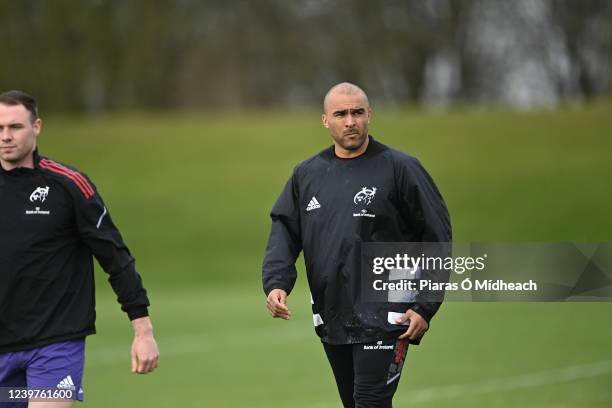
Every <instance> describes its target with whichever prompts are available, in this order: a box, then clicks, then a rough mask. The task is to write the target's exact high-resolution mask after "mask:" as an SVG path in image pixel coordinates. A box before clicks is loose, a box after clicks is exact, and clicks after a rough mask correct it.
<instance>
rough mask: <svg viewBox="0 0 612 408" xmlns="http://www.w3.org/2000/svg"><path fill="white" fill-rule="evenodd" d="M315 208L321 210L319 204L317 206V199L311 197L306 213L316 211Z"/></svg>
mask: <svg viewBox="0 0 612 408" xmlns="http://www.w3.org/2000/svg"><path fill="white" fill-rule="evenodd" d="M317 208H321V204H319V202H318V201H317V198H316V197H314V196H313V197H312V199H311V200H310V202H309V203H308V207H306V211H312V210H316V209H317Z"/></svg>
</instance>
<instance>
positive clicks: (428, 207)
mask: <svg viewBox="0 0 612 408" xmlns="http://www.w3.org/2000/svg"><path fill="white" fill-rule="evenodd" d="M398 184H399V186H398V188H399V191H400V198H401V201H402V204H403V211H404V213H405V216H406V218H407V219H408V220H409V222H410V225H411V227H412V228H413V229H414V231H415V233H416V234H415V236H416V237H418V239H420V241H419V242H424V243H426V242H445V243H450V242H451V241H452V231H451V223H450V216H449V213H448V209H447V208H446V204H445V203H444V199H443V198H442V195H441V194H440V191H439V190H438V188H437V187H436V185H435V183H434V181H433V180H432V178H431V176H430V175H429V174H428V173H427V171H426V170H425V169H424V168H423V166H422V165H421V163H419V161H418V160H416V159H414V158H412V157H408V158H406V159H405V160H403V161H402V163H401V164H400V166H399V175H398ZM429 255H431V256H441V257H442V258H444V257H446V256H450V244H449V245H440V246H436V247H435V248H434V249H433V253H431V254H429ZM449 274H450V273H449V272H448V271H445V270H436V271H431V270H430V271H425V272H424V276H422V278H424V279H431V280H433V281H436V282H448V279H449ZM442 295H443V293H442ZM425 297H427V296H426V295H425ZM429 300H431V297H429ZM441 303H442V302H441V301H440V302H431V301H426V300H424V299H423V296H418V295H417V298H416V302H415V304H414V305H413V306H412V307H411V309H413V310H414V311H415V312H417V313H418V314H420V315H421V316H423V317H424V318H425V320H427V322H429V321H430V320H431V318H432V317H433V316H434V315H435V314H436V312H437V311H438V309H439V308H440V305H441Z"/></svg>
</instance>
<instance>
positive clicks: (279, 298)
mask: <svg viewBox="0 0 612 408" xmlns="http://www.w3.org/2000/svg"><path fill="white" fill-rule="evenodd" d="M267 307H268V312H270V315H272V317H280V318H281V319H285V320H289V319H291V311H290V310H289V308H288V307H287V292H285V291H284V290H282V289H273V290H272V291H270V293H269V294H268V302H267Z"/></svg>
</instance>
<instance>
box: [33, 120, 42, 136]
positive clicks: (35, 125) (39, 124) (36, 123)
mask: <svg viewBox="0 0 612 408" xmlns="http://www.w3.org/2000/svg"><path fill="white" fill-rule="evenodd" d="M32 128H33V129H34V134H35V135H36V136H38V135H39V134H40V131H41V130H42V119H41V118H37V119H36V120H35V121H34V123H32Z"/></svg>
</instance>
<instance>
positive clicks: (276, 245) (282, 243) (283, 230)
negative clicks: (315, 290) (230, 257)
mask: <svg viewBox="0 0 612 408" xmlns="http://www.w3.org/2000/svg"><path fill="white" fill-rule="evenodd" d="M297 192H298V187H297V175H296V172H295V171H294V173H293V176H292V177H291V178H290V179H289V181H288V182H287V184H286V185H285V188H284V189H283V191H282V193H281V195H280V197H279V198H278V200H276V203H275V204H274V207H273V208H272V212H271V213H270V218H272V228H271V230H270V237H269V238H268V245H267V247H266V253H265V257H264V261H263V267H262V278H263V279H262V280H263V289H264V292H265V293H266V296H267V295H268V294H269V293H270V292H271V291H272V290H273V289H283V290H284V291H285V292H287V294H289V293H291V290H292V289H293V286H294V285H295V281H296V279H297V270H296V268H295V261H296V260H297V258H298V256H299V254H300V251H301V250H302V243H301V239H300V237H301V233H300V210H299V204H298V200H297V195H298V194H297Z"/></svg>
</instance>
